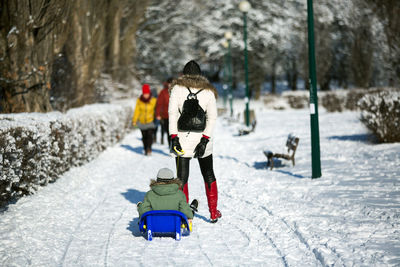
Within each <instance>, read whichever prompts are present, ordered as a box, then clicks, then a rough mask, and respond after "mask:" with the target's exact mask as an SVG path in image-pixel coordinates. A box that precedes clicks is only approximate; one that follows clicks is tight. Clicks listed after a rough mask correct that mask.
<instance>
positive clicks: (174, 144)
mask: <svg viewBox="0 0 400 267" xmlns="http://www.w3.org/2000/svg"><path fill="white" fill-rule="evenodd" d="M170 152H171V153H174V154H175V155H177V156H178V157H179V156H182V155H183V154H185V152H184V151H183V150H182V147H181V144H180V143H179V137H178V136H174V137H173V135H171V148H170Z"/></svg>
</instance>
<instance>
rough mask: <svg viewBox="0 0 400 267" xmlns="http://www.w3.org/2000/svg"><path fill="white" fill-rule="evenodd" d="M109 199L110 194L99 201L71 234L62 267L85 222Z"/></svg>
mask: <svg viewBox="0 0 400 267" xmlns="http://www.w3.org/2000/svg"><path fill="white" fill-rule="evenodd" d="M107 197H108V194H107V195H106V196H105V197H104V198H103V200H102V201H99V203H97V205H96V207H94V208H93V209H92V210H91V211H90V213H89V215H88V216H86V217H85V218H84V219H82V220H81V221H80V222H79V224H78V225H77V226H76V227H75V229H74V231H73V232H72V233H71V236H70V238H69V240H68V243H67V245H66V246H65V249H64V254H63V256H62V258H61V262H60V266H64V262H65V258H66V256H67V254H68V250H69V248H70V246H71V244H72V242H73V240H74V239H75V234H76V233H77V232H78V231H79V230H80V229H81V225H82V223H83V222H86V221H87V220H89V219H90V218H91V217H92V215H93V214H94V212H95V211H96V210H97V209H98V208H99V207H100V206H101V204H103V203H104V202H105V201H106V200H107Z"/></svg>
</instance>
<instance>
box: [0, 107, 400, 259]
mask: <svg viewBox="0 0 400 267" xmlns="http://www.w3.org/2000/svg"><path fill="white" fill-rule="evenodd" d="M255 106H256V107H257V105H255ZM256 115H257V120H258V124H257V128H256V131H255V132H254V133H252V134H250V135H247V136H237V125H236V124H230V123H228V121H227V120H225V119H223V118H222V117H221V118H219V119H218V122H217V126H216V129H215V144H214V165H215V173H216V176H217V181H218V186H219V209H220V210H221V212H222V215H223V217H222V218H221V219H220V220H219V221H218V223H216V224H211V223H209V221H208V216H209V214H208V208H207V204H206V198H205V193H204V185H203V182H202V178H201V174H200V170H199V168H198V163H197V161H196V160H192V162H191V172H190V178H189V190H190V195H191V198H198V199H199V202H200V206H199V212H198V214H197V215H196V217H195V218H194V230H193V232H192V233H191V235H190V236H188V237H183V238H182V240H181V241H180V242H177V241H175V240H174V239H172V238H155V239H154V240H153V241H151V242H149V241H146V240H145V239H144V238H143V237H142V236H141V235H140V234H139V231H138V227H137V222H138V218H137V211H136V205H135V203H136V202H138V201H140V200H142V199H143V197H144V194H145V192H146V191H147V190H148V189H149V186H148V185H149V181H150V179H151V178H154V177H155V175H156V173H157V171H158V169H160V168H162V167H169V168H171V169H173V170H175V168H174V160H173V159H172V158H171V157H170V156H169V155H168V149H167V146H166V145H160V144H156V145H154V150H153V155H152V156H151V157H145V156H143V150H142V145H141V140H140V132H139V131H134V132H132V133H131V134H129V135H128V136H126V138H125V139H124V140H123V141H122V142H121V143H119V144H118V145H115V146H114V147H111V148H108V149H107V150H106V151H105V152H103V153H102V154H101V155H100V156H99V157H98V158H97V159H95V160H93V161H92V162H90V163H88V164H86V165H84V166H81V167H79V168H73V169H71V170H70V171H68V172H67V173H65V174H64V175H63V176H62V177H61V178H60V179H59V180H58V181H57V182H55V183H53V184H50V185H48V186H46V187H45V188H42V189H41V190H40V191H39V192H38V193H36V194H35V195H33V196H28V197H24V198H22V199H21V200H19V201H18V202H17V203H16V204H12V205H10V206H9V208H8V210H7V211H5V212H4V213H2V214H0V218H1V219H0V266H28V265H29V266H165V265H168V266H183V265H185V266H208V265H215V266H238V265H240V266H242V265H246V266H398V265H400V190H399V189H400V183H399V181H400V169H399V166H400V143H395V144H373V143H371V142H370V138H371V136H369V135H368V134H367V131H366V130H365V128H364V127H363V125H362V124H361V123H360V122H359V120H358V116H359V114H358V113H356V112H344V113H325V112H324V111H321V112H320V116H319V119H320V136H321V166H322V177H321V178H320V179H311V178H310V176H311V155H310V154H311V152H310V151H311V149H310V126H309V121H310V116H309V114H308V111H307V110H300V111H298V110H286V111H272V110H264V109H263V108H261V107H260V106H258V107H257V109H256ZM290 132H294V133H295V134H296V135H297V136H299V137H300V143H299V147H298V150H297V153H296V166H295V167H292V166H291V163H290V162H286V161H285V160H282V161H281V162H276V165H277V168H275V169H274V170H272V171H270V170H269V169H267V168H266V158H265V156H264V155H263V153H262V150H264V149H266V148H269V149H271V150H273V151H274V152H284V151H285V147H284V144H285V141H286V137H287V134H288V133H290Z"/></svg>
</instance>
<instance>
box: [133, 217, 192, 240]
mask: <svg viewBox="0 0 400 267" xmlns="http://www.w3.org/2000/svg"><path fill="white" fill-rule="evenodd" d="M139 230H140V232H142V233H143V234H144V235H145V237H147V240H149V241H151V240H153V237H155V236H160V237H164V236H170V237H174V238H175V239H176V240H177V241H179V240H181V236H188V235H189V234H190V230H189V222H188V220H187V218H186V215H185V214H183V213H182V212H180V211H176V210H151V211H148V212H145V213H143V215H142V217H141V218H140V221H139Z"/></svg>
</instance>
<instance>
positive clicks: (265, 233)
mask: <svg viewBox="0 0 400 267" xmlns="http://www.w3.org/2000/svg"><path fill="white" fill-rule="evenodd" d="M220 194H221V195H224V196H227V197H230V196H228V195H226V194H223V193H220ZM230 198H231V197H230ZM231 199H234V198H231ZM234 200H236V199H234ZM224 207H225V208H226V207H227V206H224ZM228 209H229V210H231V211H232V213H231V214H237V213H238V212H237V210H234V209H232V208H228ZM240 214H241V213H240ZM236 217H237V218H238V219H239V220H245V221H247V222H248V223H249V224H250V225H254V226H255V227H256V229H257V231H258V232H259V233H260V234H261V235H260V236H264V237H266V239H267V240H268V242H269V243H270V244H271V246H272V247H273V248H274V249H275V250H276V253H277V254H278V255H279V257H280V259H281V261H282V264H283V265H284V266H285V267H288V266H289V265H288V263H287V261H286V258H285V255H283V253H282V251H281V250H280V249H279V248H278V246H277V245H276V244H275V242H274V241H273V239H272V238H271V237H270V236H269V235H268V232H266V231H263V229H262V228H261V227H260V226H259V225H256V224H255V223H254V221H252V220H250V219H248V218H247V217H244V216H237V215H236ZM228 224H229V225H232V226H233V227H235V228H237V229H240V231H241V232H244V231H243V230H242V229H241V228H240V227H238V226H237V225H235V224H232V223H230V222H228ZM246 237H247V239H248V240H250V237H249V236H248V235H247V234H246ZM248 245H249V244H248Z"/></svg>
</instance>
